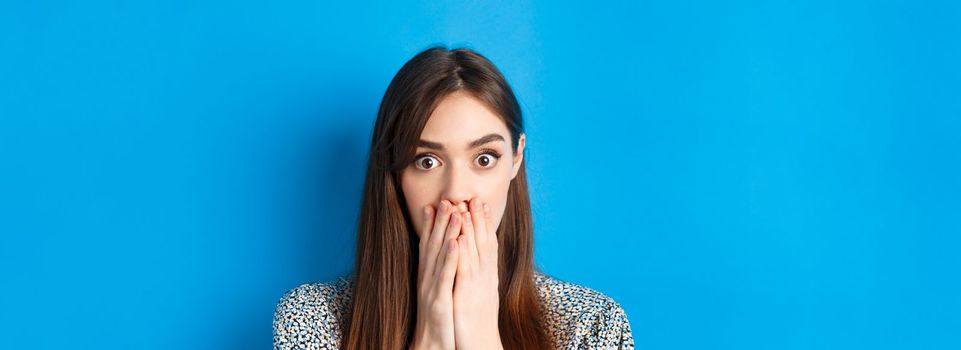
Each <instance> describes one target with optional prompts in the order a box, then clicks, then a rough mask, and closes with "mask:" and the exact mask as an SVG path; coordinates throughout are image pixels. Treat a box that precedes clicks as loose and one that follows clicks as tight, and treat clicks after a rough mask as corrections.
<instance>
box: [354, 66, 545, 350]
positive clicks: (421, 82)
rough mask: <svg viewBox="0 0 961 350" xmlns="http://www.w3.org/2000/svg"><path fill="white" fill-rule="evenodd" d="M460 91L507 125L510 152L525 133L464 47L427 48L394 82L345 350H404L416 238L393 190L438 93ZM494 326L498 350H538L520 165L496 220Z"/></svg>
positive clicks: (507, 95)
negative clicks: (496, 310) (497, 298)
mask: <svg viewBox="0 0 961 350" xmlns="http://www.w3.org/2000/svg"><path fill="white" fill-rule="evenodd" d="M455 91H463V92H466V93H469V94H470V95H471V96H473V97H474V98H477V99H478V100H480V101H481V102H483V103H485V104H486V105H487V106H488V107H489V108H491V110H493V111H494V112H495V114H497V115H498V116H499V117H500V118H501V119H502V120H503V121H504V123H505V124H506V125H507V128H508V130H510V133H511V146H512V149H513V151H514V153H515V154H516V153H517V143H518V139H519V137H520V134H521V133H523V130H524V129H523V119H522V117H521V109H520V106H519V105H518V103H517V99H516V98H515V96H514V92H513V91H512V90H511V88H510V86H509V85H508V84H507V80H506V79H504V77H503V75H501V73H500V71H499V70H498V69H497V68H496V67H495V66H494V65H493V64H492V63H491V62H490V61H489V60H487V59H486V58H485V57H484V56H482V55H480V54H478V53H477V52H474V51H472V50H470V49H463V48H462V49H455V50H449V49H446V48H443V47H433V48H430V49H427V50H425V51H422V52H420V53H419V54H417V55H416V56H414V57H413V58H411V59H410V61H408V62H407V63H406V64H404V66H403V67H402V68H401V69H400V71H399V72H397V75H396V76H394V79H393V80H391V82H390V86H388V87H387V92H386V93H384V98H383V100H382V101H381V105H380V110H379V111H378V112H377V121H376V122H375V125H374V130H373V134H372V137H371V147H370V158H369V161H368V164H367V176H366V180H365V181H364V189H363V202H362V205H361V208H360V217H359V222H358V230H357V255H356V257H357V260H356V262H355V265H354V272H353V274H352V278H353V286H354V287H353V288H354V289H353V299H352V303H351V311H350V315H348V316H347V318H348V319H349V322H345V323H344V324H343V325H344V326H343V327H344V329H343V330H342V331H343V333H342V334H345V335H346V337H345V339H344V342H343V348H344V349H401V348H407V347H408V346H409V345H410V342H411V339H412V337H413V325H414V320H416V317H417V307H416V303H417V291H416V288H417V285H416V281H417V276H416V274H417V262H418V257H419V253H418V244H417V240H418V237H417V235H416V233H415V231H414V227H413V224H412V221H411V219H410V213H409V212H408V210H407V208H406V205H403V203H406V201H405V200H404V193H403V192H402V190H401V187H400V172H401V171H402V170H403V169H404V168H406V167H407V166H408V165H409V164H410V163H411V162H413V159H414V155H415V151H416V145H417V141H418V140H419V138H420V134H421V132H422V131H423V130H424V126H425V125H426V124H427V119H428V118H429V117H430V114H431V113H432V112H433V110H434V108H435V107H436V106H437V105H438V103H439V102H440V100H442V99H443V98H444V97H445V96H447V95H449V94H451V93H453V92H455ZM497 239H498V247H499V248H498V249H499V255H500V257H499V263H498V265H499V273H498V275H499V277H500V283H499V291H498V292H499V294H500V310H499V316H498V323H499V328H500V336H501V341H502V343H503V345H504V348H505V349H545V348H549V347H551V346H550V344H551V343H550V342H549V339H548V337H547V334H546V333H545V328H544V327H543V325H542V323H543V321H542V318H541V309H540V300H539V298H538V296H537V291H536V289H535V285H534V263H533V255H534V252H533V246H534V242H533V240H534V238H533V224H532V220H531V207H530V196H529V194H528V191H527V174H526V171H525V167H524V164H523V162H522V163H521V166H520V170H518V172H517V175H516V176H515V177H514V179H513V180H512V181H511V184H510V189H509V190H508V196H507V207H506V209H505V212H504V215H503V218H502V221H501V224H500V225H499V227H498V229H497Z"/></svg>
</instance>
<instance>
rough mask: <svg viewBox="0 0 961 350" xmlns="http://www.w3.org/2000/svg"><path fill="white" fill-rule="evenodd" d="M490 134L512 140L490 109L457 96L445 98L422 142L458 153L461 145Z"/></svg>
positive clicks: (430, 122) (436, 110)
mask: <svg viewBox="0 0 961 350" xmlns="http://www.w3.org/2000/svg"><path fill="white" fill-rule="evenodd" d="M490 133H497V134H501V135H502V136H504V139H508V140H509V139H510V138H509V137H508V136H509V135H510V134H509V131H508V130H507V126H506V125H505V124H504V121H503V120H501V118H500V117H498V116H497V114H495V113H494V112H493V111H491V110H490V109H489V108H488V107H487V105H485V104H484V103H483V102H481V101H480V100H478V99H476V98H474V97H473V96H471V95H469V94H467V93H463V92H454V93H452V94H450V95H447V96H446V97H444V99H443V100H441V102H440V103H439V104H438V105H437V108H435V109H434V112H433V113H431V115H430V118H429V119H428V120H427V125H425V126H424V131H423V132H422V133H421V137H420V138H421V140H429V141H434V142H440V143H443V144H448V145H453V146H457V147H455V149H459V148H461V147H459V146H460V145H462V144H463V145H466V144H467V143H468V142H470V141H473V140H475V139H477V138H478V137H481V136H484V135H487V134H490Z"/></svg>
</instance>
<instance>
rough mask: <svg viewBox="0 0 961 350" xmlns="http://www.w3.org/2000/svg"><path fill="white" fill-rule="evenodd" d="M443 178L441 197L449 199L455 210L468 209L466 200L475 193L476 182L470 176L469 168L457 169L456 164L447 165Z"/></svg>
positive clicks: (464, 210)
mask: <svg viewBox="0 0 961 350" xmlns="http://www.w3.org/2000/svg"><path fill="white" fill-rule="evenodd" d="M445 180H446V181H445V182H446V183H445V187H444V192H443V194H442V198H441V199H446V200H448V201H450V202H451V203H452V204H454V207H455V208H456V209H457V211H460V212H467V211H468V210H469V209H468V208H469V207H468V205H467V204H468V201H470V199H471V198H473V197H474V195H475V194H476V191H475V186H476V183H477V181H475V180H474V179H473V178H472V174H471V172H470V170H469V169H459V168H458V167H456V166H451V167H448V171H447V176H446V179H445Z"/></svg>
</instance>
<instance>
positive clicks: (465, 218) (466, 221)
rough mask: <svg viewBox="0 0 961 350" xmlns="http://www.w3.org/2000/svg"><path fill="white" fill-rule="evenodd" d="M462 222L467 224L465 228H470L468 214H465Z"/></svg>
mask: <svg viewBox="0 0 961 350" xmlns="http://www.w3.org/2000/svg"><path fill="white" fill-rule="evenodd" d="M464 222H465V223H466V224H467V226H470V225H471V222H470V213H465V214H464Z"/></svg>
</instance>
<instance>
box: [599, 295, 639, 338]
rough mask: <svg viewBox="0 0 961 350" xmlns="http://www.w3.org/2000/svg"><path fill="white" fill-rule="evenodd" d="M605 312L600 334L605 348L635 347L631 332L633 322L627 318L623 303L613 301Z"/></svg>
mask: <svg viewBox="0 0 961 350" xmlns="http://www.w3.org/2000/svg"><path fill="white" fill-rule="evenodd" d="M606 311H607V312H605V315H604V320H603V322H602V323H601V324H602V325H601V329H600V331H599V332H598V336H599V337H600V338H601V342H600V343H602V344H604V345H605V348H610V349H631V350H633V349H634V335H633V333H632V332H631V324H630V323H629V322H628V320H627V314H626V313H625V312H624V309H623V308H621V305H620V304H618V303H617V302H615V301H613V300H612V301H611V302H610V304H609V306H608V307H607V310H606Z"/></svg>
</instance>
